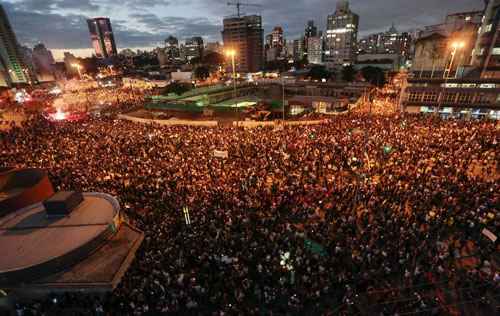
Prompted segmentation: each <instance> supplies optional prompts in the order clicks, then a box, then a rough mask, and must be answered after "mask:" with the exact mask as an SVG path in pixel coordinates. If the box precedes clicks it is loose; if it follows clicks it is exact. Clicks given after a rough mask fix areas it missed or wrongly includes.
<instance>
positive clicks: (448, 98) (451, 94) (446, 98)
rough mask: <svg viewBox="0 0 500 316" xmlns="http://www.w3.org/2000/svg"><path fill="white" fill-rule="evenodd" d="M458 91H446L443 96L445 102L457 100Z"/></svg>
mask: <svg viewBox="0 0 500 316" xmlns="http://www.w3.org/2000/svg"><path fill="white" fill-rule="evenodd" d="M455 97H456V93H455V92H446V93H445V94H444V97H443V101H444V102H445V103H454V102H455Z"/></svg>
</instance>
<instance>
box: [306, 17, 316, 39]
mask: <svg viewBox="0 0 500 316" xmlns="http://www.w3.org/2000/svg"><path fill="white" fill-rule="evenodd" d="M316 36H318V28H317V27H316V26H315V25H314V21H313V20H310V21H308V22H307V26H306V29H305V32H304V37H305V38H309V37H316Z"/></svg>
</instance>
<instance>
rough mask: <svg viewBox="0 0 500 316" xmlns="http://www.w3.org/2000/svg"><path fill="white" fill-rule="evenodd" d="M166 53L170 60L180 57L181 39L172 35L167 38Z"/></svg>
mask: <svg viewBox="0 0 500 316" xmlns="http://www.w3.org/2000/svg"><path fill="white" fill-rule="evenodd" d="M165 54H166V56H167V59H168V60H169V61H174V60H179V59H180V57H181V54H180V50H179V40H178V39H177V38H176V37H174V36H172V35H170V36H169V37H167V39H166V40H165Z"/></svg>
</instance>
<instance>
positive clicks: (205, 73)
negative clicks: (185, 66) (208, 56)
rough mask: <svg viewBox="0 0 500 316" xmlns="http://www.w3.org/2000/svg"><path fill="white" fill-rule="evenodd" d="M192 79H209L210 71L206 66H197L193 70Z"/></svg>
mask: <svg viewBox="0 0 500 316" xmlns="http://www.w3.org/2000/svg"><path fill="white" fill-rule="evenodd" d="M194 77H195V78H196V79H199V80H205V79H207V78H208V77H210V69H209V68H208V67H207V66H198V67H196V68H195V70H194Z"/></svg>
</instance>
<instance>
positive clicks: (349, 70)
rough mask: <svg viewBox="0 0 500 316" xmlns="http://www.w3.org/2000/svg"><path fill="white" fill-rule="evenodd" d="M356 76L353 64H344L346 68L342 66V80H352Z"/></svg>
mask: <svg viewBox="0 0 500 316" xmlns="http://www.w3.org/2000/svg"><path fill="white" fill-rule="evenodd" d="M355 76H356V70H354V67H353V66H352V65H349V66H344V68H342V80H344V81H347V82H352V81H354V77H355Z"/></svg>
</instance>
